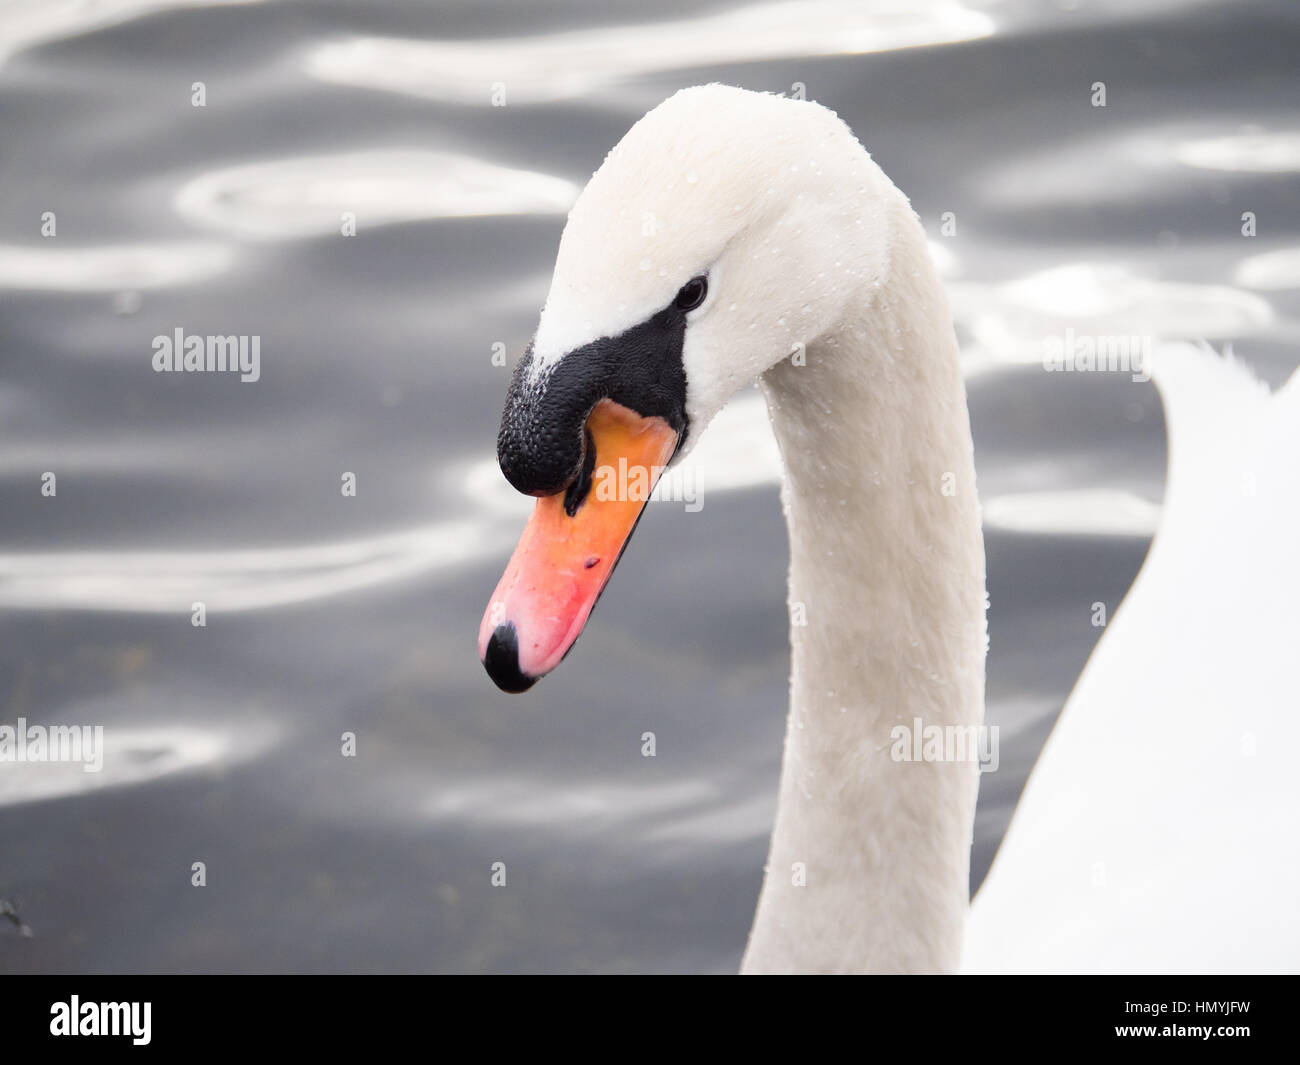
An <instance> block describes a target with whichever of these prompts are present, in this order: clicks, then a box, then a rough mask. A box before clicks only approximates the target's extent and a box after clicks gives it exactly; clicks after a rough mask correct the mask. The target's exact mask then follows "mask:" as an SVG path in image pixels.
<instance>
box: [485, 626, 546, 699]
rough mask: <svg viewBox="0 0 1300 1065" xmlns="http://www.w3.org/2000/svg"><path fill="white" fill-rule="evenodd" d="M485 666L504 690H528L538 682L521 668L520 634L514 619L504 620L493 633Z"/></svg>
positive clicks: (513, 691) (498, 685) (497, 684)
mask: <svg viewBox="0 0 1300 1065" xmlns="http://www.w3.org/2000/svg"><path fill="white" fill-rule="evenodd" d="M483 668H484V669H486V670H487V674H488V676H489V677H491V678H492V683H493V684H495V685H496V686H497V687H498V688H500V689H501V690H502V691H503V692H510V693H512V694H518V693H519V692H526V691H527V690H528V689H529V688H531V687H532V686H533V685H534V684H536V683H537V678H536V677H530V676H528V675H527V674H525V673H523V672H522V671H521V670H520V668H519V636H518V634H517V633H516V632H515V624H514V622H513V621H506V622H503V623H502V624H500V625H498V626H497V627H496V630H495V631H494V632H493V633H492V638H491V639H490V640H488V645H487V652H486V653H485V654H484V655H483Z"/></svg>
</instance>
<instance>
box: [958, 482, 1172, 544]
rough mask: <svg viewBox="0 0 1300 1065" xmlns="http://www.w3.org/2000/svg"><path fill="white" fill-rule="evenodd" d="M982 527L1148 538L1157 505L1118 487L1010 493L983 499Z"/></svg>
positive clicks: (1047, 533)
mask: <svg viewBox="0 0 1300 1065" xmlns="http://www.w3.org/2000/svg"><path fill="white" fill-rule="evenodd" d="M980 509H981V513H982V515H983V518H984V525H985V527H986V528H994V529H1002V530H1004V531H1006V532H1017V533H1032V534H1036V535H1040V536H1052V535H1064V536H1077V535H1082V536H1152V535H1154V534H1155V531H1156V524H1157V523H1158V522H1159V520H1160V507H1159V505H1158V504H1156V503H1152V502H1151V501H1150V500H1147V499H1143V498H1142V497H1141V496H1138V495H1134V494H1133V493H1132V492H1124V491H1120V490H1118V489H1110V488H1098V489H1079V490H1077V491H1043V492H1011V493H1007V494H1006V495H1000V496H993V497H991V498H988V499H985V500H984V501H983V504H982V506H981V508H980Z"/></svg>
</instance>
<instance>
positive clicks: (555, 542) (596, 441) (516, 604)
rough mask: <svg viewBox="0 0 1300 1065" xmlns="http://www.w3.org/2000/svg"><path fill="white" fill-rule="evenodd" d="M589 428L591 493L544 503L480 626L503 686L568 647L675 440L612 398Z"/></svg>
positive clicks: (484, 652)
mask: <svg viewBox="0 0 1300 1065" xmlns="http://www.w3.org/2000/svg"><path fill="white" fill-rule="evenodd" d="M587 432H588V437H587V440H588V450H589V452H590V449H591V447H592V446H593V445H594V447H595V456H594V461H593V456H592V455H591V454H590V453H588V455H587V467H588V468H589V469H590V470H591V475H590V476H591V481H590V484H589V486H587V491H586V495H585V497H584V498H582V499H581V501H580V502H578V503H577V508H576V510H573V513H572V514H570V513H569V509H572V502H570V507H569V509H566V498H568V496H569V493H565V492H559V493H557V494H555V495H551V496H545V497H543V498H542V499H539V500H538V501H537V505H536V506H535V507H534V508H533V513H532V516H531V517H530V518H529V519H528V524H527V525H526V526H525V527H524V533H523V536H521V537H520V539H519V545H518V546H517V547H516V548H515V553H514V554H513V555H512V556H511V557H510V563H509V564H508V565H507V566H506V572H505V575H504V576H503V577H502V578H501V582H500V583H499V584H498V585H497V589H496V591H495V592H494V593H493V594H492V600H491V602H490V603H489V604H488V608H487V612H486V613H485V614H484V615H483V621H482V623H481V624H480V625H479V632H478V652H479V658H480V659H481V660H482V662H483V665H484V667H485V668H486V669H487V671H488V674H489V675H490V676H491V677H492V679H493V681H495V682H496V685H497V687H499V688H501V689H502V690H503V691H508V692H521V691H526V690H527V689H528V688H530V687H532V685H533V683H534V682H535V681H536V680H537V678H539V677H541V676H544V675H545V674H547V673H549V672H550V671H551V670H552V669H554V668H555V667H556V666H557V665H559V663H560V660H561V659H563V658H564V656H565V655H566V654H568V652H569V649H570V648H571V647H572V646H573V644H574V642H575V641H576V640H577V639H578V636H579V635H580V634H581V633H582V628H583V626H584V625H585V624H586V623H587V618H588V617H590V616H591V611H592V608H593V607H595V605H596V600H597V599H599V598H600V593H601V592H602V591H604V588H605V583H606V582H607V581H608V580H609V578H610V574H612V573H613V572H614V566H615V565H617V563H618V559H619V556H620V555H621V554H622V553H623V548H624V547H626V546H627V541H628V539H629V538H630V537H631V535H632V530H633V529H634V528H636V523H637V521H638V519H639V518H640V517H641V511H642V509H643V508H644V507H645V504H646V501H647V500H648V499H649V497H650V492H651V491H652V490H653V489H654V486H655V484H656V483H657V482H658V480H659V476H660V474H661V473H662V472H663V469H664V467H665V466H667V464H668V460H669V459H671V458H672V456H673V452H674V451H675V450H676V448H677V433H676V432H675V431H674V430H673V429H672V428H671V427H670V426H669V425H668V423H667V422H666V421H664V419H662V418H643V417H642V416H641V415H639V414H637V413H636V412H635V411H632V410H629V409H628V408H627V407H624V406H621V405H620V404H618V403H615V402H614V401H613V400H610V399H603V400H601V401H600V402H599V403H598V404H596V406H595V408H594V409H593V410H592V412H591V415H590V416H589V417H588V419H587Z"/></svg>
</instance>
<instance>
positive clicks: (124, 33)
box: [0, 0, 1300, 972]
mask: <svg viewBox="0 0 1300 1065" xmlns="http://www.w3.org/2000/svg"><path fill="white" fill-rule="evenodd" d="M591 7H592V5H588V4H582V3H576V2H574V3H546V2H542V3H527V4H520V5H517V6H516V5H510V4H502V3H469V2H465V3H443V4H438V5H436V6H434V5H428V4H424V3H416V2H409V3H384V4H379V3H351V4H347V3H329V2H321V0H311V2H306V0H303V2H266V3H246V4H212V5H209V6H204V5H186V4H180V3H166V2H163V0H103V2H100V3H58V2H48V3H38V2H37V3H11V4H7V5H4V6H0V365H2V366H3V374H2V377H0V505H2V506H3V510H2V511H0V513H2V514H3V522H4V525H3V543H2V545H0V608H3V609H4V613H3V615H0V699H3V708H2V709H0V724H2V723H10V724H12V723H14V722H15V720H16V719H17V718H19V717H24V718H26V719H27V720H28V721H29V722H31V723H43V724H99V725H103V726H104V727H105V732H106V735H107V743H108V754H107V758H106V763H105V766H104V768H103V770H102V771H101V772H100V773H97V774H95V773H84V772H82V771H81V770H80V768H79V767H76V766H70V767H68V766H64V767H47V766H32V765H22V764H19V765H15V764H7V763H0V900H5V901H6V902H7V903H8V904H9V907H10V908H11V910H12V911H13V914H14V915H13V916H10V917H9V918H8V919H5V920H0V968H3V969H5V970H9V971H16V972H23V971H37V970H39V971H87V972H101V971H119V970H164V971H189V970H200V971H209V970H216V971H226V970H294V971H297V970H308V971H317V970H367V971H368V970H476V971H477V970H510V971H514V970H523V971H535V970H550V969H559V970H577V971H624V970H655V971H660V970H705V971H727V970H731V969H733V968H734V967H735V966H736V964H737V962H738V960H739V957H740V952H741V950H742V948H743V945H744V938H745V933H746V931H747V929H748V925H749V921H750V916H751V913H752V907H753V904H754V901H755V898H756V896H757V892H758V887H759V881H760V876H761V867H762V864H763V861H764V858H765V856H766V845H767V833H768V829H769V826H770V819H771V816H772V812H773V804H774V800H775V789H776V780H777V770H778V760H779V755H780V747H781V737H782V734H783V730H784V717H785V710H786V696H787V690H786V676H787V652H788V646H787V632H786V613H785V589H784V577H785V566H786V543H785V532H784V526H783V524H782V519H781V514H780V508H779V506H778V503H777V488H776V485H775V483H774V482H773V481H771V480H770V478H768V479H765V478H763V477H762V476H756V477H755V478H754V479H753V480H754V481H757V483H750V484H749V485H748V486H747V487H746V486H740V487H731V488H727V487H725V486H724V487H723V488H721V489H719V490H717V491H714V492H712V493H711V494H709V495H707V496H706V497H705V498H706V500H707V502H706V505H705V506H704V507H703V509H702V510H700V512H698V513H687V512H685V510H684V508H682V507H681V506H680V505H672V504H668V503H662V504H655V505H654V506H652V507H651V508H650V512H649V513H648V514H647V516H646V520H644V521H642V523H641V525H640V531H639V533H638V535H637V537H636V540H635V542H634V544H633V545H632V547H631V548H630V549H629V551H628V553H627V555H626V556H625V558H624V560H623V563H622V565H621V567H620V570H619V573H618V576H617V577H616V578H615V580H614V582H613V584H612V585H611V587H610V591H609V593H608V594H607V595H606V596H605V597H604V599H603V600H602V603H601V606H600V610H599V614H598V617H597V619H596V621H595V623H594V624H593V625H592V627H591V628H590V629H589V631H588V632H587V633H586V635H585V636H584V637H583V639H582V641H581V643H580V644H579V646H578V648H577V649H576V650H575V652H574V653H573V654H572V655H571V656H570V658H569V660H568V662H566V664H565V667H564V668H563V669H561V670H559V671H557V673H556V674H555V675H554V676H552V677H550V678H548V679H547V680H546V681H545V682H544V683H542V684H540V685H539V686H538V687H537V688H536V689H535V690H534V691H533V692H532V693H530V695H529V696H528V697H526V698H511V697H508V696H505V695H501V694H499V693H498V692H497V691H496V690H495V689H494V688H493V687H492V685H491V684H490V683H489V682H488V680H487V678H486V677H485V676H484V674H483V670H482V668H481V666H480V665H479V663H478V661H477V657H476V655H475V649H474V639H475V635H476V632H477V626H478V621H479V617H480V614H481V612H482V610H483V607H484V605H485V603H486V601H487V597H488V595H489V593H490V592H491V590H492V588H493V586H494V584H495V582H496V579H497V577H498V576H499V574H500V571H501V568H502V566H503V564H504V561H505V558H506V557H507V555H508V553H509V550H510V547H511V546H512V544H513V540H514V537H515V536H516V535H517V533H518V530H519V528H520V526H521V523H522V519H523V516H524V515H525V514H526V512H527V509H528V504H527V502H526V501H524V500H522V499H520V498H518V497H515V496H513V494H512V493H511V492H510V490H509V489H508V487H507V486H506V485H505V484H504V481H503V480H502V479H501V478H500V476H499V474H497V473H496V472H495V467H494V444H495V433H496V424H497V418H498V416H499V413H500V409H501V403H502V400H503V397H504V391H505V385H506V380H507V374H508V370H507V369H505V368H503V367H501V366H498V365H494V363H493V358H492V355H493V350H494V345H498V344H503V345H505V349H506V350H507V351H508V353H509V361H510V362H511V363H513V360H514V359H515V358H516V357H517V356H518V353H519V352H520V350H521V349H522V346H523V344H524V343H525V342H526V341H527V339H528V337H529V335H530V333H531V331H532V329H533V328H534V326H535V324H536V316H537V311H538V309H539V308H540V306H541V304H542V301H543V299H544V297H545V293H546V287H547V283H548V280H549V274H550V269H551V265H552V262H553V258H554V254H555V248H556V242H557V239H558V237H559V234H560V230H561V228H562V225H563V220H564V212H565V211H566V210H567V207H568V204H569V203H570V202H571V200H572V197H573V196H574V195H576V192H577V190H578V189H580V188H581V186H582V184H583V183H584V182H585V180H586V179H587V177H588V176H589V175H590V173H591V171H592V170H593V169H595V167H596V166H597V165H599V163H600V161H601V159H602V158H603V156H604V153H605V151H606V150H607V149H608V148H609V147H610V146H611V145H612V144H613V143H614V142H615V141H616V140H617V139H618V138H619V137H620V136H621V135H622V133H623V132H624V131H625V130H626V128H627V127H628V126H629V125H630V124H631V122H632V121H633V120H635V118H637V117H638V116H639V115H640V114H642V113H643V112H644V111H645V110H646V109H648V108H649V107H651V106H653V105H654V104H655V103H656V102H658V101H659V100H660V99H662V98H663V97H665V96H666V95H668V94H670V93H671V92H672V91H674V90H675V89H677V88H679V87H681V86H684V85H689V84H695V83H699V82H704V81H710V80H722V81H727V82H731V83H734V84H739V85H743V86H745V87H747V88H752V89H762V90H770V91H785V92H789V91H792V87H793V86H794V85H795V83H800V84H802V85H803V86H804V87H805V88H806V93H807V95H808V96H809V97H811V98H814V99H817V100H819V101H821V102H822V103H825V104H827V105H828V106H830V107H832V108H834V109H835V110H836V111H838V112H839V113H840V114H841V115H842V116H843V117H844V118H845V119H846V120H847V121H848V122H849V124H850V125H852V126H853V128H854V129H855V130H856V131H857V133H858V134H859V136H860V137H861V139H862V140H863V142H864V144H866V146H867V147H868V149H869V150H871V152H872V154H873V155H874V156H875V158H876V159H877V160H878V161H879V162H880V163H881V165H882V166H883V167H884V168H885V170H886V171H887V172H888V173H889V174H890V175H891V176H892V177H893V178H894V180H895V181H896V182H897V183H898V184H899V186H900V187H902V188H903V189H904V190H905V191H907V193H908V194H909V195H910V197H911V198H912V201H913V203H914V205H915V206H916V208H917V210H918V212H919V213H920V214H921V217H922V219H923V220H924V222H925V224H926V227H927V229H928V231H929V232H930V235H931V238H932V242H933V243H934V245H935V246H936V256H937V257H938V261H939V263H940V266H941V267H942V269H943V272H944V276H945V278H946V279H947V281H948V283H949V286H950V291H951V293H952V299H953V304H954V311H955V314H956V317H957V323H958V331H959V336H960V337H961V340H962V343H963V353H964V356H965V357H966V359H967V363H968V370H969V377H968V381H969V388H970V404H971V409H972V413H973V419H974V429H975V436H976V447H977V463H978V471H979V478H980V489H981V495H982V497H983V499H984V503H985V507H986V514H987V519H988V530H987V545H988V558H989V588H990V597H991V604H992V605H991V612H990V630H991V652H990V659H989V703H988V716H989V720H990V722H991V723H996V724H998V725H1000V726H1001V752H1000V754H1001V765H1000V768H999V770H998V771H997V772H996V773H992V774H987V775H985V777H984V778H983V790H982V793H981V805H980V809H979V816H978V822H977V827H976V843H975V850H974V855H973V870H972V871H973V877H974V881H975V882H978V880H979V879H980V878H981V877H982V876H983V874H984V871H985V870H986V868H987V866H988V863H989V861H990V860H991V858H992V855H993V853H994V851H995V849H996V847H997V843H998V840H999V839H1000V837H1001V834H1002V832H1003V830H1004V828H1005V825H1006V822H1007V820H1008V818H1009V816H1010V813H1011V810H1012V808H1013V807H1014V803H1015V800H1016V797H1017V795H1018V794H1019V791H1020V788H1021V787H1022V785H1023V782H1024V778H1025V775H1026V773H1027V772H1028V770H1029V767H1030V766H1031V765H1032V763H1033V760H1034V758H1035V757H1036V755H1037V752H1038V750H1039V748H1040V747H1041V744H1042V742H1043V740H1044V738H1045V736H1046V735H1047V732H1048V730H1049V729H1050V727H1051V724H1052V722H1053V720H1054V719H1055V716H1056V714H1057V713H1058V712H1059V710H1060V708H1061V705H1062V703H1063V702H1064V700H1065V698H1066V696H1067V694H1068V692H1069V689H1070V687H1071V685H1072V684H1073V682H1074V680H1075V678H1076V677H1077V675H1078V673H1079V670H1080V668H1081V666H1082V665H1083V663H1084V661H1085V659H1086V657H1087V655H1088V653H1089V651H1090V650H1091V648H1092V646H1093V644H1094V642H1095V640H1096V638H1097V637H1098V635H1099V634H1100V632H1101V631H1102V630H1101V629H1100V628H1097V627H1095V626H1094V625H1093V624H1092V618H1093V615H1094V608H1093V604H1094V603H1098V602H1100V603H1105V604H1107V607H1108V609H1109V610H1111V611H1113V609H1114V607H1115V606H1116V605H1117V604H1118V602H1119V601H1120V600H1121V599H1122V597H1123V595H1124V592H1125V590H1126V589H1127V587H1128V585H1129V583H1130V582H1131V580H1132V578H1133V576H1134V574H1135V573H1136V572H1137V569H1138V567H1139V566H1140V564H1141V561H1142V558H1143V556H1144V554H1145V551H1146V547H1147V544H1148V541H1149V536H1150V533H1151V530H1152V529H1153V528H1154V520H1155V516H1156V514H1157V513H1158V506H1159V502H1160V499H1161V495H1162V491H1163V485H1164V461H1165V444H1164V423H1163V418H1162V414H1161V407H1160V402H1159V399H1158V396H1157V394H1156V392H1155V388H1154V386H1153V385H1152V384H1150V383H1141V382H1134V381H1132V380H1131V379H1130V377H1129V376H1128V375H1125V374H1102V373H1093V374H1060V373H1053V374H1049V373H1045V372H1043V368H1042V365H1041V345H1042V340H1043V337H1044V336H1047V335H1055V334H1059V333H1061V332H1062V331H1064V330H1065V329H1067V328H1068V329H1072V330H1074V331H1075V332H1076V333H1080V334H1096V335H1111V334H1141V335H1144V336H1151V337H1156V338H1163V339H1169V340H1180V339H1191V340H1198V339H1202V338H1204V339H1208V340H1209V341H1211V342H1213V343H1215V344H1222V343H1224V342H1227V341H1231V342H1232V343H1233V344H1234V347H1235V349H1236V351H1237V353H1238V354H1239V355H1241V356H1243V357H1244V358H1246V359H1247V360H1248V361H1250V362H1252V363H1253V364H1254V365H1255V366H1256V367H1257V368H1258V369H1259V371H1260V373H1261V375H1262V376H1264V377H1266V378H1268V379H1269V380H1270V381H1272V382H1273V383H1274V384H1276V383H1277V382H1279V381H1280V380H1282V379H1283V378H1284V377H1285V376H1286V374H1287V372H1288V371H1289V370H1290V369H1291V368H1292V367H1293V366H1294V365H1295V362H1296V356H1295V354H1294V340H1295V338H1296V332H1297V327H1296V317H1297V311H1298V310H1300V298H1298V297H1297V292H1298V291H1300V210H1298V209H1297V208H1298V207H1300V195H1298V194H1297V182H1296V173H1297V171H1298V170H1300V115H1298V114H1297V109H1296V101H1297V99H1300V95H1298V93H1300V64H1297V62H1296V55H1297V54H1298V53H1300V17H1298V13H1297V8H1296V7H1295V5H1291V4H1286V3H1280V2H1279V3H1272V4H1270V3H1242V2H1233V3H1226V2H1225V3H1172V2H1169V3H1161V2H1152V3H1148V4H1140V3H1120V2H1114V3H1087V2H1084V0H1080V2H1079V3H1078V4H1077V5H1073V4H1061V5H1058V6H1055V7H1054V6H1052V5H1049V4H1042V3H1028V2H1024V3H1016V2H1008V3H988V4H983V3H971V4H959V3H942V4H928V3H902V2H899V3H895V4H881V3H867V4H854V3H843V4H830V3H821V2H817V0H813V2H809V3H805V4H799V3H795V4H784V3H782V4H759V5H755V6H753V7H750V8H734V9H729V8H727V7H726V6H725V5H702V4H700V3H696V2H692V3H683V2H677V0H669V2H658V3H654V4H649V3H643V2H642V3H620V4H616V5H602V7H604V8H607V10H604V11H603V12H602V14H600V15H599V16H596V15H593V14H592V12H591ZM905 46H912V47H905ZM195 82H202V83H203V84H204V88H205V90H206V106H204V107H195V106H193V105H192V93H193V92H194V88H193V86H194V83H195ZM1096 82H1104V83H1105V86H1106V92H1107V103H1106V107H1104V108H1099V107H1094V106H1092V103H1091V96H1092V94H1093V91H1094V90H1093V88H1092V86H1093V84H1094V83H1096ZM495 83H500V85H496V87H495V88H494V85H495ZM501 89H503V90H504V93H505V106H502V107H498V106H493V93H494V92H497V91H498V90H501ZM498 102H499V101H498ZM45 212H53V213H54V216H55V220H56V232H55V234H54V235H53V236H50V237H43V236H42V233H41V226H42V216H43V214H44V213H45ZM343 212H353V213H355V216H356V229H357V233H356V235H355V236H348V237H344V236H342V235H341V233H340V217H341V215H342V213H343ZM944 212H954V214H955V219H956V226H957V228H956V233H955V234H953V235H951V236H946V235H944V234H943V233H942V230H941V225H942V216H943V214H944ZM1243 212H1253V214H1254V216H1255V218H1256V220H1257V227H1258V235H1257V236H1255V237H1253V238H1247V237H1244V236H1243V235H1242V232H1241V229H1242V224H1243V223H1242V214H1243ZM178 327H181V328H183V329H184V330H185V331H186V332H188V333H195V334H209V333H213V334H248V335H257V336H259V337H260V338H261V340H260V344H261V348H260V351H261V376H260V380H258V381H257V382H256V383H241V382H240V381H239V380H238V379H237V378H236V377H234V376H231V375H218V374H173V375H167V374H158V373H155V372H154V371H153V370H152V368H151V364H150V363H151V357H152V348H151V344H152V341H153V338H154V337H155V336H157V335H168V336H170V335H171V334H172V333H173V332H174V330H175V329H176V328H178ZM744 402H747V403H749V406H748V407H747V408H744V409H746V410H748V411H749V412H750V413H751V414H752V413H753V412H754V411H756V410H757V408H756V407H755V406H754V405H753V400H752V398H748V399H746V400H745V401H744ZM47 471H48V472H54V473H55V474H56V476H57V495H56V496H55V497H53V498H48V497H43V496H42V494H41V480H42V475H43V474H44V473H46V472H47ZM344 472H352V473H354V474H355V475H356V478H357V484H358V491H357V495H356V497H355V498H345V497H344V496H343V495H342V494H341V492H340V478H341V476H342V475H343V473H344ZM195 601H202V602H204V603H205V604H206V608H207V625H206V626H205V627H201V628H200V627H195V626H194V625H192V624H191V609H192V607H191V604H192V603H193V602H195ZM645 731H653V732H655V734H656V736H657V744H658V754H657V757H655V758H653V759H648V758H643V757H641V735H642V733H643V732H645ZM344 732H353V733H355V735H356V737H357V756H356V757H354V758H344V757H342V756H341V754H340V743H341V740H340V737H341V735H342V734H343V733H344ZM199 861H201V862H204V863H205V864H206V871H207V886H206V887H203V888H197V887H193V886H191V876H192V873H191V869H192V865H193V863H195V862H199ZM497 861H501V862H504V863H506V867H507V870H508V874H507V875H508V880H507V885H506V887H504V888H493V887H491V886H490V884H489V876H490V869H491V866H492V863H494V862H497ZM24 926H25V927H24ZM28 933H29V934H28Z"/></svg>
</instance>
